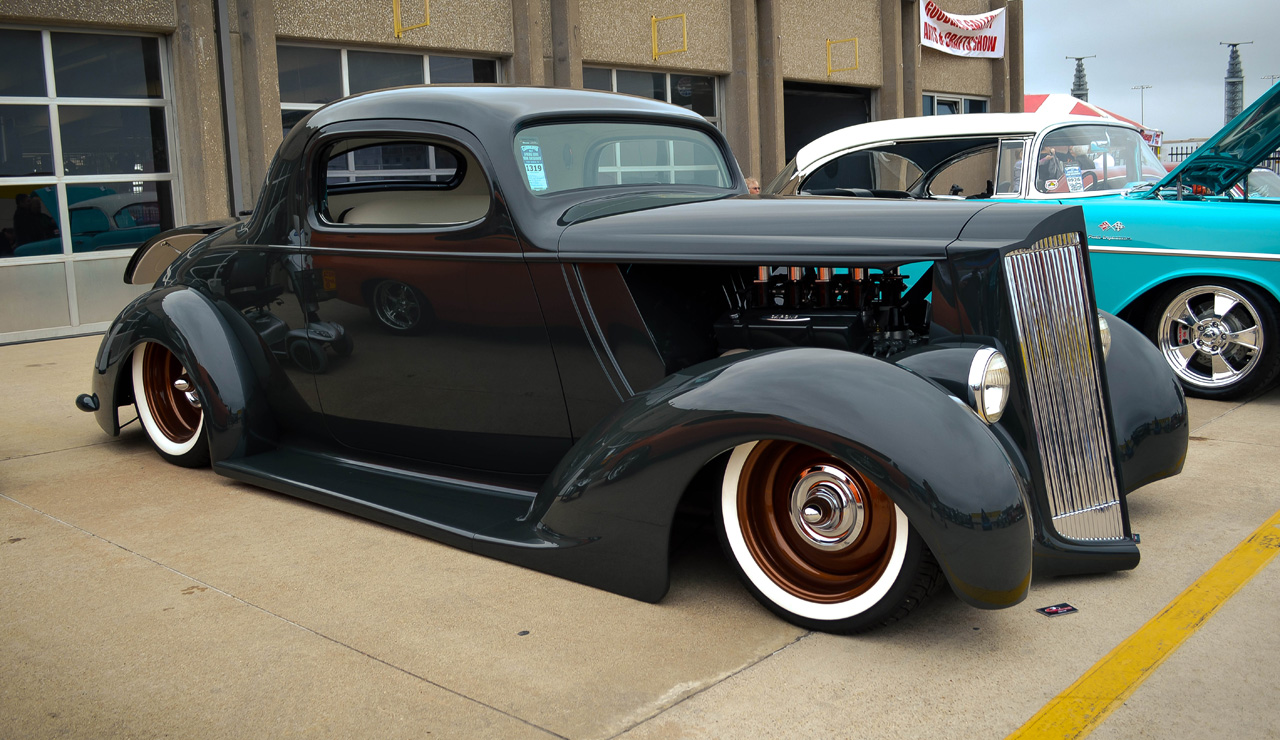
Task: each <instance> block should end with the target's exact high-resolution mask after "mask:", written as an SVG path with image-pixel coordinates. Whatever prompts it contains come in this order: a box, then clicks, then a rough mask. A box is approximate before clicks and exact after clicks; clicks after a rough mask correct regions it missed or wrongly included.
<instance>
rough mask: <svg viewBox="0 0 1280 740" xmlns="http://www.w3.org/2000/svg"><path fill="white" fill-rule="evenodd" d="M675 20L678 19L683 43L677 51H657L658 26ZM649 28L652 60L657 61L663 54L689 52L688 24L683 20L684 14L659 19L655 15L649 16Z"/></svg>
mask: <svg viewBox="0 0 1280 740" xmlns="http://www.w3.org/2000/svg"><path fill="white" fill-rule="evenodd" d="M677 18H679V19H680V34H681V36H682V37H683V38H684V43H683V44H682V45H681V46H680V48H679V49H669V50H667V51H658V24H659V23H662V22H663V21H673V20H675V19H677ZM649 27H650V30H651V31H652V32H653V58H654V59H657V58H658V57H660V56H662V55H664V54H679V53H680V52H682V51H688V50H689V22H688V21H687V20H685V17H684V13H680V14H679V15H666V16H663V17H661V18H659V17H658V16H656V15H651V16H649Z"/></svg>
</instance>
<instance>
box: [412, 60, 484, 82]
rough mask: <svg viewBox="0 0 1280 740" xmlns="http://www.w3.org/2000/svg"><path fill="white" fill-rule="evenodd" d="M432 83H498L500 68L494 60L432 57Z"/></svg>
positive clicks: (430, 62) (430, 61)
mask: <svg viewBox="0 0 1280 740" xmlns="http://www.w3.org/2000/svg"><path fill="white" fill-rule="evenodd" d="M428 62H429V64H430V65H431V83H432V84H434V85H447V84H456V83H471V82H497V80H498V67H497V63H496V62H494V61H493V60H492V59H463V58H461V57H431V58H430V59H429V60H428Z"/></svg>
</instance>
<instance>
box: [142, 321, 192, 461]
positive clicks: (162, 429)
mask: <svg viewBox="0 0 1280 740" xmlns="http://www.w3.org/2000/svg"><path fill="white" fill-rule="evenodd" d="M133 391H134V393H133V395H134V402H135V403H136V405H137V407H138V419H139V420H140V421H141V422H142V426H143V428H144V429H146V431H147V436H148V437H150V439H151V443H152V444H153V445H155V447H156V449H157V450H158V451H159V452H160V454H161V455H162V456H163V457H164V458H165V459H167V460H169V461H170V462H174V463H177V464H179V465H186V466H189V467H198V466H201V465H204V464H206V463H207V462H208V448H207V446H206V445H204V444H203V434H202V433H203V431H204V409H203V408H202V405H201V403H200V398H199V396H198V395H197V394H196V387H195V381H194V380H193V379H192V377H191V375H190V374H189V373H188V372H187V369H186V368H185V367H183V365H182V362H181V361H180V360H179V359H178V358H177V356H176V355H174V354H173V353H172V352H170V351H169V350H168V349H167V348H165V347H164V346H162V345H159V344H155V343H153V342H148V343H146V344H143V345H141V346H140V347H138V348H137V349H136V350H134V353H133Z"/></svg>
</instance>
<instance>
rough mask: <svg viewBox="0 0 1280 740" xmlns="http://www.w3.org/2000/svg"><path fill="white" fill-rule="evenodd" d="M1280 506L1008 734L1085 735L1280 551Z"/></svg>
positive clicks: (1020, 739) (1015, 738) (1020, 737)
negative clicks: (1156, 612) (1123, 639)
mask: <svg viewBox="0 0 1280 740" xmlns="http://www.w3.org/2000/svg"><path fill="white" fill-rule="evenodd" d="M1278 528H1280V511H1277V512H1276V513H1275V514H1272V515H1271V517H1270V518H1269V519H1267V521H1266V522H1264V523H1263V524H1262V526H1261V527H1258V528H1257V529H1256V530H1254V532H1253V534H1251V535H1249V538H1248V539H1246V540H1245V541H1244V542H1241V543H1240V544H1239V545H1236V547H1235V549H1233V550H1232V551H1231V552H1229V553H1227V555H1226V557H1224V558H1222V559H1221V560H1219V561H1218V562H1217V564H1216V565H1214V566H1213V567H1212V568H1210V569H1209V570H1208V571H1206V572H1205V574H1204V575H1202V576H1200V578H1198V579H1196V582H1195V583H1193V584H1191V585H1190V586H1188V587H1187V590H1186V591H1183V592H1182V593H1181V594H1179V595H1178V597H1177V598H1176V599H1174V600H1173V601H1171V602H1169V605H1168V606H1166V607H1165V608H1164V610H1163V611H1161V612H1160V613H1159V614H1157V615H1156V616H1154V617H1152V618H1151V621H1149V622H1147V623H1146V624H1144V625H1143V626H1142V628H1141V629H1139V630H1138V631H1137V632H1135V633H1133V634H1132V635H1130V636H1129V638H1128V639H1127V640H1125V641H1124V642H1122V643H1120V644H1119V645H1117V646H1116V647H1115V649H1114V650H1112V651H1111V652H1110V653H1108V654H1107V655H1106V657H1104V658H1103V659H1102V660H1100V661H1098V662H1097V663H1095V664H1094V666H1093V667H1092V668H1090V669H1089V670H1088V672H1086V673H1085V674H1084V675H1083V676H1081V677H1080V678H1079V679H1077V680H1076V682H1075V683H1073V684H1071V686H1069V687H1067V689H1066V690H1065V691H1063V692H1062V693H1061V694H1058V695H1057V696H1056V697H1054V699H1053V700H1052V701H1050V702H1049V703H1048V704H1046V705H1045V706H1044V708H1042V709H1041V710H1040V711H1039V712H1037V713H1036V715H1035V716H1034V717H1032V718H1031V719H1029V720H1027V723H1026V724H1024V725H1023V726H1022V727H1020V728H1018V729H1017V730H1016V731H1015V732H1014V733H1013V734H1012V735H1010V736H1009V738H1008V740H1029V739H1030V738H1035V739H1036V740H1058V738H1063V739H1064V740H1065V739H1066V738H1082V737H1085V736H1086V735H1088V734H1089V733H1091V732H1093V730H1094V728H1096V727H1097V726H1098V725H1099V724H1101V723H1102V721H1103V720H1104V719H1106V718H1107V717H1108V716H1110V715H1111V713H1112V712H1114V711H1115V710H1117V709H1119V708H1120V706H1121V705H1123V704H1124V703H1125V701H1126V700H1127V699H1128V698H1129V697H1130V696H1132V695H1133V692H1134V691H1137V690H1138V687H1139V686H1141V685H1142V682H1143V681H1145V680H1147V678H1148V677H1149V676H1151V674H1152V673H1154V672H1155V670H1156V668H1158V667H1159V666H1160V664H1161V663H1163V662H1164V661H1165V659H1166V658H1168V657H1169V656H1170V655H1173V653H1174V652H1175V651H1176V650H1177V649H1178V648H1179V647H1181V646H1182V643H1183V642H1185V641H1186V639H1187V638H1188V637H1190V636H1191V635H1193V634H1195V632H1196V630H1198V629H1200V628H1201V627H1202V626H1204V623H1205V622H1207V621H1208V620H1209V617H1211V616H1212V615H1213V613H1214V612H1216V611H1217V610H1218V608H1219V607H1221V606H1222V605H1223V604H1225V603H1226V602H1227V599H1230V598H1231V597H1232V596H1233V595H1235V593H1236V592H1237V591H1239V590H1240V588H1241V587H1242V586H1244V584H1246V583H1248V582H1249V579H1251V578H1253V577H1254V576H1255V575H1256V574H1257V573H1258V571H1260V570H1262V569H1263V568H1264V567H1266V565H1267V563H1269V562H1271V559H1272V558H1273V557H1275V556H1276V553H1278V552H1280V529H1278Z"/></svg>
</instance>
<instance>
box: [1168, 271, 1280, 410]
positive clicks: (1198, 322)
mask: <svg viewBox="0 0 1280 740" xmlns="http://www.w3.org/2000/svg"><path fill="white" fill-rule="evenodd" d="M1273 306H1274V304H1273V303H1272V301H1271V300H1270V298H1269V297H1268V296H1266V295H1265V294H1263V293H1261V292H1260V291H1259V290H1257V289H1256V288H1253V287H1252V286H1249V285H1245V284H1243V283H1236V282H1234V281H1227V280H1223V281H1219V282H1216V283H1210V282H1202V281H1194V282H1184V283H1180V284H1178V285H1174V286H1172V287H1170V288H1169V289H1168V290H1166V291H1165V292H1164V293H1163V294H1161V295H1160V296H1159V297H1158V298H1157V299H1156V303H1155V310H1154V311H1153V312H1152V314H1151V319H1150V321H1149V323H1148V325H1147V335H1148V336H1149V337H1151V340H1152V341H1154V342H1155V343H1156V346H1157V347H1158V348H1159V349H1160V354H1162V355H1163V356H1164V358H1165V361H1166V362H1168V363H1169V366H1170V367H1171V368H1173V372H1174V374H1175V375H1176V376H1177V377H1178V380H1179V381H1180V382H1181V383H1182V386H1183V388H1185V389H1186V391H1187V393H1188V394H1190V395H1194V396H1200V397H1201V398H1212V399H1217V400H1228V399H1232V398H1238V397H1241V396H1245V395H1249V394H1251V393H1253V392H1255V391H1257V390H1259V389H1261V388H1262V387H1263V386H1265V385H1266V384H1267V383H1270V382H1271V381H1272V380H1274V379H1275V377H1276V374H1277V373H1278V372H1280V351H1277V350H1278V348H1277V346H1276V345H1277V343H1280V338H1278V337H1277V336H1276V316H1275V312H1274V308H1273Z"/></svg>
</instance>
